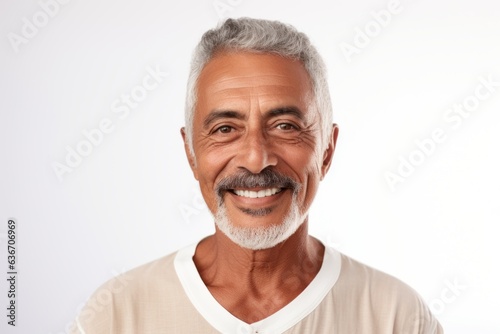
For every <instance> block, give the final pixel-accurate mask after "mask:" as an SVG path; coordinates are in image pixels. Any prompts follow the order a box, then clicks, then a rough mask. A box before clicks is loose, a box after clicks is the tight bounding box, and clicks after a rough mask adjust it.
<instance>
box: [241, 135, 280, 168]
mask: <svg viewBox="0 0 500 334" xmlns="http://www.w3.org/2000/svg"><path fill="white" fill-rule="evenodd" d="M274 150H275V148H274V145H273V143H272V142H270V140H269V138H266V136H265V134H264V133H263V131H262V129H255V130H253V131H251V132H249V133H248V134H247V135H246V137H245V139H244V141H243V142H242V148H241V150H240V152H239V154H238V167H239V168H244V169H246V170H248V171H249V172H250V173H252V174H259V173H260V172H262V171H263V170H264V169H265V168H267V167H270V166H276V164H277V162H278V159H277V156H276V154H275V151H274Z"/></svg>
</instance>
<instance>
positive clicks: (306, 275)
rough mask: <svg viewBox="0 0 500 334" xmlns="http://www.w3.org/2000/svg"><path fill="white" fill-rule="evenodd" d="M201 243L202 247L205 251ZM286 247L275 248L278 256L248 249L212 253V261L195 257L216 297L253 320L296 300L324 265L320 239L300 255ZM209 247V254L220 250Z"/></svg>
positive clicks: (238, 315)
mask: <svg viewBox="0 0 500 334" xmlns="http://www.w3.org/2000/svg"><path fill="white" fill-rule="evenodd" d="M314 240H315V239H314ZM200 246H201V245H199V249H198V250H199V251H202V250H203V247H200ZM219 246H220V245H219ZM297 246H298V245H295V247H297ZM286 248H287V247H282V249H279V250H274V253H273V256H274V258H273V256H267V257H266V256H259V255H262V253H261V252H251V251H248V250H246V251H245V252H242V253H237V252H235V253H234V252H229V253H228V252H224V254H225V255H226V256H221V257H217V256H212V257H211V261H208V262H205V261H203V262H202V261H199V260H202V259H201V258H198V259H199V260H198V261H197V260H196V255H195V258H194V260H195V264H196V266H197V269H198V272H199V274H200V276H201V279H202V280H203V282H204V283H205V285H206V286H207V289H208V290H209V291H210V293H211V294H212V296H213V297H214V298H215V300H216V301H217V302H218V303H219V304H220V305H221V306H222V307H224V308H225V309H226V310H227V311H228V312H229V313H231V314H232V315H234V316H235V317H236V318H238V319H240V320H242V321H244V322H246V323H249V324H250V323H254V322H257V321H260V320H262V319H265V318H267V317H269V316H271V315H272V314H274V313H276V312H277V311H279V310H280V309H282V308H284V307H285V306H286V305H288V304H289V303H290V302H292V301H293V300H294V299H295V298H297V296H299V295H300V294H301V293H302V292H303V291H304V290H305V288H306V287H307V286H308V285H309V284H310V283H311V282H312V280H313V279H314V277H315V276H316V275H317V273H318V272H319V270H320V268H321V265H322V261H323V255H324V246H323V245H322V244H321V243H319V242H318V241H317V240H315V241H314V242H313V243H312V244H311V245H309V247H307V251H306V250H303V252H301V254H300V255H297V254H296V253H294V252H292V253H288V252H287V250H286ZM295 249H297V248H295ZM198 250H197V253H198ZM219 250H220V249H219ZM205 251H207V253H205V254H212V255H214V254H217V253H218V251H217V250H215V249H212V250H211V251H210V250H209V249H206V250H205ZM199 254H200V253H199ZM228 254H231V255H229V256H227V255H228ZM287 254H290V256H286V255H287ZM206 259H207V258H205V260H206ZM264 259H265V260H264Z"/></svg>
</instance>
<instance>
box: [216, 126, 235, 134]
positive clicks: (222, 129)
mask: <svg viewBox="0 0 500 334" xmlns="http://www.w3.org/2000/svg"><path fill="white" fill-rule="evenodd" d="M232 130H233V128H232V127H230V126H228V125H223V126H221V127H218V128H217V129H215V131H214V133H215V132H219V133H230V132H231V131H232Z"/></svg>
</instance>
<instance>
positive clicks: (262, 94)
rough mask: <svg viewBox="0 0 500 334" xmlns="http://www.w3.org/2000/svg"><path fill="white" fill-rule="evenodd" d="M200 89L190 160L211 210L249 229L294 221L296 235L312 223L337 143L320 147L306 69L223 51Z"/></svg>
mask: <svg viewBox="0 0 500 334" xmlns="http://www.w3.org/2000/svg"><path fill="white" fill-rule="evenodd" d="M197 87H198V100H197V105H196V110H195V115H194V123H193V150H194V157H192V156H191V155H190V154H189V151H188V150H187V154H188V158H189V160H190V164H191V167H192V169H193V173H194V176H195V178H196V179H197V180H198V181H199V183H200V188H201V191H202V194H203V197H204V199H205V201H206V202H207V205H208V207H209V209H210V210H211V212H212V213H213V214H214V215H215V216H216V218H217V217H218V216H219V217H220V213H221V212H222V211H223V213H224V216H225V217H226V218H227V220H228V221H229V223H230V225H231V226H233V227H235V228H242V229H246V230H259V229H260V230H263V229H266V228H273V227H276V226H279V225H281V224H283V223H284V220H286V218H288V219H290V217H292V216H295V218H293V217H292V218H291V219H294V220H298V224H295V225H296V226H295V227H294V228H293V231H292V232H290V233H293V232H294V231H295V230H296V228H297V227H298V226H299V225H300V224H301V223H302V222H304V220H305V219H306V217H307V211H308V209H309V207H310V205H311V203H312V200H313V198H314V196H315V194H316V191H317V188H318V185H319V182H320V180H321V179H322V178H323V177H324V175H325V174H326V172H327V170H328V168H329V166H330V162H331V158H332V155H333V150H334V144H335V136H333V135H332V136H330V141H329V142H330V143H329V145H328V147H321V124H320V116H319V113H318V111H317V110H316V109H315V107H313V95H312V86H311V83H310V79H309V75H308V73H307V72H306V70H305V68H304V67H303V65H302V63H300V62H299V61H293V60H290V59H287V58H283V57H280V56H276V55H270V54H254V53H247V52H237V53H236V52H234V53H230V52H226V53H222V54H219V55H217V56H215V57H214V58H213V59H212V60H211V61H210V62H209V63H208V64H207V65H206V66H205V67H204V69H203V71H202V72H201V74H200V77H199V81H198V86H197ZM184 139H185V142H186V138H184ZM186 147H187V146H186ZM237 176H243V177H239V178H238V177H237ZM261 176H262V177H261ZM293 212H295V214H293ZM217 213H219V215H217ZM219 227H220V226H219ZM250 234H251V233H250ZM287 237H288V236H287Z"/></svg>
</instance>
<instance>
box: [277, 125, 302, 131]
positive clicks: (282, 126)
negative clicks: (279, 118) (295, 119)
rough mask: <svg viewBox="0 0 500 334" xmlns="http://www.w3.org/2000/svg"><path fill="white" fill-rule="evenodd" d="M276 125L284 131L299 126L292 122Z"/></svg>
mask: <svg viewBox="0 0 500 334" xmlns="http://www.w3.org/2000/svg"><path fill="white" fill-rule="evenodd" d="M276 127H277V128H278V129H280V130H283V131H292V130H297V127H296V126H295V125H292V124H290V123H280V124H278V125H277V126H276Z"/></svg>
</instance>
